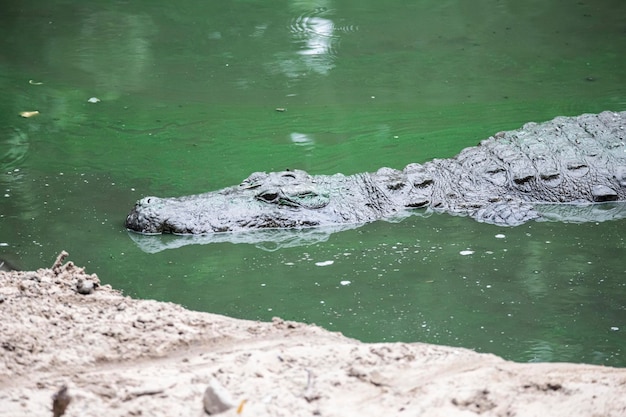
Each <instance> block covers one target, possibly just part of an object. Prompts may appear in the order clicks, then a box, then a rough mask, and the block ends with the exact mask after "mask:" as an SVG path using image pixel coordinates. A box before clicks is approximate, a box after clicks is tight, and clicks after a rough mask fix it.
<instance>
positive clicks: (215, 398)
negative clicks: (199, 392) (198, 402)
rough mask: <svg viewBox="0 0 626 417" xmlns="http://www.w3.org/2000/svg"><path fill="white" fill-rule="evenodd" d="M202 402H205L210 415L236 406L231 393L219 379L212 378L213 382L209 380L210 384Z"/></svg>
mask: <svg viewBox="0 0 626 417" xmlns="http://www.w3.org/2000/svg"><path fill="white" fill-rule="evenodd" d="M202 402H203V404H204V411H206V412H207V413H208V414H209V415H214V414H219V413H223V412H224V411H226V410H229V409H231V408H233V407H235V402H234V401H233V399H232V398H231V396H230V394H229V393H228V391H226V388H224V387H223V386H222V384H220V383H219V381H218V380H217V379H212V380H211V382H209V386H208V387H207V389H206V391H204V398H203V399H202Z"/></svg>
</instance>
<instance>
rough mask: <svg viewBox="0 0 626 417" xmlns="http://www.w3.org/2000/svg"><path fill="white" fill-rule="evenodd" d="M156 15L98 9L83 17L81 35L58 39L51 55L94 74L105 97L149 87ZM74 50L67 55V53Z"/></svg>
mask: <svg viewBox="0 0 626 417" xmlns="http://www.w3.org/2000/svg"><path fill="white" fill-rule="evenodd" d="M155 33H156V28H155V25H154V23H153V21H152V18H150V17H149V16H146V15H133V14H128V13H122V12H119V11H102V12H96V13H92V14H90V15H88V16H87V17H85V18H83V20H82V26H81V30H80V32H79V34H78V37H77V38H71V39H62V40H59V39H58V40H57V43H56V45H54V47H51V48H50V55H49V59H50V61H51V62H54V63H56V64H58V65H62V66H67V65H74V66H75V67H77V68H79V69H81V70H82V71H85V72H86V73H88V74H92V75H93V77H94V79H93V81H94V84H95V85H96V86H97V87H98V88H99V89H101V90H102V92H101V93H100V92H99V93H98V94H99V95H100V96H101V97H103V98H105V99H109V100H110V99H115V98H118V97H119V95H121V94H122V93H124V92H128V91H138V90H141V89H143V88H145V86H146V84H147V80H148V78H149V77H148V75H149V73H148V71H149V70H150V69H151V68H153V63H152V61H153V57H152V50H151V48H152V47H151V38H152V37H153V36H154V34H155ZM68 53H69V54H71V55H70V56H67V54H68Z"/></svg>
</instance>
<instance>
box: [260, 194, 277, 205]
mask: <svg viewBox="0 0 626 417" xmlns="http://www.w3.org/2000/svg"><path fill="white" fill-rule="evenodd" d="M256 198H257V199H259V200H262V201H265V202H266V203H275V202H276V201H277V200H278V193H277V192H272V191H267V192H264V193H261V194H259V195H257V196H256Z"/></svg>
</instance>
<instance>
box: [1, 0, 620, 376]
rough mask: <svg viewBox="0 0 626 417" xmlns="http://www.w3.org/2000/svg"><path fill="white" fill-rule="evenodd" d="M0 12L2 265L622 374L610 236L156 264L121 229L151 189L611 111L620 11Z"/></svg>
mask: <svg viewBox="0 0 626 417" xmlns="http://www.w3.org/2000/svg"><path fill="white" fill-rule="evenodd" d="M3 9H4V10H3V13H2V15H1V16H0V28H1V29H0V30H1V31H2V34H3V36H2V37H0V51H2V52H1V53H0V92H1V93H2V97H3V98H4V99H3V100H2V101H1V102H0V120H1V122H2V123H0V126H1V127H0V167H1V173H0V187H1V189H0V191H2V192H1V193H0V196H2V198H1V200H0V244H2V246H0V256H1V257H3V258H5V259H7V260H8V261H10V262H11V263H13V264H16V265H17V266H19V267H21V268H28V269H30V268H39V267H41V266H47V265H51V264H52V262H53V260H54V258H55V256H56V254H57V253H58V252H60V251H61V250H62V249H65V250H67V251H69V252H70V254H71V259H72V260H73V261H74V262H75V263H76V264H78V265H85V266H87V268H88V271H91V272H96V273H98V275H99V276H100V278H101V280H102V281H103V282H105V283H110V284H112V285H113V286H114V287H116V288H120V289H123V290H124V291H125V293H127V294H129V295H132V296H135V297H144V298H156V299H160V300H169V301H174V302H177V303H181V304H183V305H185V306H187V307H189V308H194V309H199V310H204V311H210V312H215V313H222V314H228V315H232V316H235V317H242V318H249V319H261V320H269V319H270V318H271V317H272V316H281V317H283V318H285V319H294V320H301V321H305V322H315V323H317V324H320V325H322V326H324V327H327V328H329V329H333V330H340V331H342V332H343V333H345V334H346V335H348V336H352V337H356V338H359V339H361V340H367V341H425V342H434V343H443V344H450V345H457V346H465V347H469V348H473V349H476V350H479V351H485V352H493V353H496V354H499V355H502V356H504V357H506V358H509V359H513V360H518V361H574V362H587V363H598V364H606V365H616V366H624V365H626V360H625V359H624V352H623V346H624V344H625V342H626V337H625V336H624V331H625V330H626V304H625V301H624V300H626V288H625V285H626V284H624V279H623V277H624V274H625V272H626V264H625V263H624V261H623V259H624V258H625V255H626V250H625V248H626V244H625V242H624V237H623V236H624V230H625V227H626V223H625V222H624V220H618V221H613V222H605V223H599V224H594V223H590V224H563V223H531V224H527V225H523V226H520V227H516V228H499V227H496V226H491V225H484V224H478V223H476V222H474V221H472V220H470V219H467V218H461V217H453V216H448V215H433V216H430V217H427V218H423V217H419V216H414V217H410V218H407V219H404V220H403V221H400V222H395V223H390V222H377V223H372V224H369V225H365V226H363V227H360V228H355V229H351V230H346V231H343V232H340V233H334V234H331V235H330V236H325V237H323V238H322V239H318V240H316V241H310V242H309V243H308V244H306V245H300V246H290V247H282V248H277V247H276V245H274V246H272V245H271V244H265V245H260V246H261V247H257V246H255V245H251V244H234V243H229V242H223V243H214V244H210V245H190V246H184V247H181V248H178V249H170V250H165V251H161V252H158V253H147V252H144V251H142V250H141V248H140V247H139V246H138V245H137V244H135V242H134V241H133V240H132V239H131V238H130V237H129V236H128V234H127V232H126V231H125V230H124V229H123V220H124V218H125V216H126V214H127V212H128V211H129V210H130V208H131V207H132V205H133V203H134V201H135V200H137V199H138V198H140V197H142V196H145V195H159V196H177V195H183V194H190V193H199V192H204V191H208V190H211V189H217V188H221V187H225V186H229V185H233V184H237V183H239V182H240V181H241V180H242V179H243V178H245V177H247V176H248V175H249V174H250V173H251V172H254V171H275V170H282V169H285V168H298V169H305V170H307V171H309V172H310V173H312V174H332V173H335V172H343V173H345V174H352V173H355V172H362V171H374V170H376V169H378V168H379V167H381V166H391V167H394V168H402V167H403V166H404V165H406V164H408V163H410V162H423V161H425V160H428V159H431V158H434V157H449V156H452V155H454V154H456V153H458V151H459V150H461V149H462V148H464V147H466V146H472V145H475V144H476V143H477V142H478V141H479V140H481V139H483V138H486V137H488V136H489V135H491V134H493V133H495V132H498V131H500V130H503V129H514V128H518V127H520V126H521V125H522V124H523V123H525V122H528V121H544V120H549V119H551V118H553V117H555V116H557V115H576V114H581V113H586V112H599V111H602V110H614V111H621V110H626V98H625V97H626V88H625V87H624V79H626V65H625V64H626V60H625V58H624V53H623V52H624V51H625V50H626V26H625V25H624V20H623V16H626V5H625V4H624V3H623V2H621V1H612V0H601V1H595V2H572V1H565V0H558V1H552V2H524V3H520V2H514V1H510V0H500V1H496V0H493V1H479V2H472V4H470V3H468V2H464V1H459V0H447V1H430V0H429V1H419V2H404V1H400V0H395V1H388V2H375V1H371V0H359V1H350V0H335V1H331V0H326V1H323V0H320V1H304V0H299V1H289V2H286V1H283V2H265V1H260V0H259V1H241V0H239V1H237V0H230V1H220V2H192V1H185V0H183V1H178V2H175V3H171V2H161V1H152V2H146V1H135V2H126V1H117V2H109V3H107V4H106V5H103V4H96V3H85V2H76V1H47V2H43V1H33V2H27V3H25V2H15V1H8V2H5V3H4V7H3ZM91 97H97V98H98V99H100V100H101V101H100V102H98V103H89V102H88V99H89V98H91ZM276 109H280V110H284V111H277V110H276ZM34 110H37V111H39V112H40V114H39V115H38V116H36V117H32V118H21V117H19V116H18V114H19V113H20V112H22V111H34Z"/></svg>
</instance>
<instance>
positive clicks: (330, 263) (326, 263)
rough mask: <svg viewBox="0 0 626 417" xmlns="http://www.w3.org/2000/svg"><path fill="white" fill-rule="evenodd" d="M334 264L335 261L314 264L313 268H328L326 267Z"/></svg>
mask: <svg viewBox="0 0 626 417" xmlns="http://www.w3.org/2000/svg"><path fill="white" fill-rule="evenodd" d="M334 263H335V261H322V262H315V266H328V265H332V264H334Z"/></svg>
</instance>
